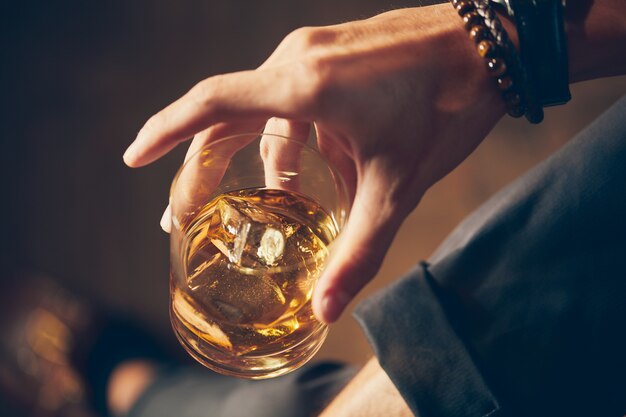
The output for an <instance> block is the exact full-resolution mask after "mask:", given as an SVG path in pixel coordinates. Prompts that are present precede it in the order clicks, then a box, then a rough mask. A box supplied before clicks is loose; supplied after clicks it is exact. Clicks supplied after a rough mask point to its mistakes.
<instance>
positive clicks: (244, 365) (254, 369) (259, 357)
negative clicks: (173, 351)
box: [170, 311, 328, 379]
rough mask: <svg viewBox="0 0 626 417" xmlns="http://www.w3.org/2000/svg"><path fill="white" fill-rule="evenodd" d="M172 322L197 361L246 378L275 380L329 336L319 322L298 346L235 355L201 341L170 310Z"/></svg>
mask: <svg viewBox="0 0 626 417" xmlns="http://www.w3.org/2000/svg"><path fill="white" fill-rule="evenodd" d="M170 321H171V323H172V328H173V330H174V334H175V335H176V337H177V338H178V340H179V341H180V343H181V345H182V346H183V348H184V349H185V350H186V351H187V352H188V353H189V354H190V355H191V356H192V357H193V358H194V359H195V360H197V361H198V362H200V363H201V364H202V365H204V366H206V367H207V368H209V369H211V370H213V371H215V372H217V373H220V374H224V375H230V376H236V377H239V378H246V379H267V378H273V377H277V376H280V375H284V374H286V373H289V372H291V371H294V370H296V369H298V368H299V367H301V366H302V365H304V364H305V363H307V362H308V361H309V360H310V359H311V358H312V357H313V356H314V355H315V353H317V351H318V350H319V349H320V347H321V346H322V344H323V343H324V340H325V339H326V335H327V334H328V326H327V325H324V324H322V323H319V326H318V327H317V328H316V329H314V331H313V332H311V333H310V334H309V335H307V336H305V337H304V338H303V339H302V340H300V341H298V342H297V343H294V344H291V345H287V346H284V347H283V348H281V347H280V346H274V349H273V350H274V351H271V350H272V349H267V348H263V349H259V350H258V351H252V352H248V353H245V354H236V353H233V352H227V351H225V350H223V349H220V348H217V347H216V346H214V345H213V344H211V343H210V342H207V341H206V340H204V339H202V338H201V337H200V336H198V335H197V334H196V333H195V332H194V331H192V330H191V329H189V328H188V327H187V326H185V324H184V323H183V322H181V321H180V320H178V319H177V317H176V313H175V312H172V311H170Z"/></svg>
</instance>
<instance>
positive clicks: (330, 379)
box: [128, 362, 355, 417]
mask: <svg viewBox="0 0 626 417" xmlns="http://www.w3.org/2000/svg"><path fill="white" fill-rule="evenodd" d="M354 373H355V371H354V369H352V368H350V367H347V366H344V365H340V364H337V363H330V362H324V363H318V364H307V365H305V366H304V367H303V368H301V369H298V370H296V371H295V372H293V373H290V374H287V375H285V376H282V377H279V378H274V379H268V380H262V381H249V380H243V379H237V378H232V377H226V376H222V375H218V374H215V373H213V372H211V371H209V370H207V369H202V368H176V369H174V368H172V369H170V370H165V371H163V372H162V373H161V375H160V376H159V377H158V378H157V380H156V382H155V383H154V384H152V386H151V387H149V388H148V390H147V391H146V392H145V393H144V394H143V395H142V396H141V398H140V399H139V401H138V402H137V403H136V404H135V406H134V407H133V409H132V410H131V412H130V413H129V415H128V417H173V416H175V417H312V416H315V415H317V414H318V413H319V412H320V411H321V410H322V409H323V408H324V407H325V406H326V405H327V404H328V403H329V402H330V400H331V399H332V398H333V397H334V396H335V395H336V394H337V393H338V392H339V390H340V389H341V388H342V387H343V386H344V385H345V384H346V383H347V382H348V381H349V380H350V379H351V378H352V377H353V376H354Z"/></svg>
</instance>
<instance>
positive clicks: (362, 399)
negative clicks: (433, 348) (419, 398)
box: [320, 357, 413, 417]
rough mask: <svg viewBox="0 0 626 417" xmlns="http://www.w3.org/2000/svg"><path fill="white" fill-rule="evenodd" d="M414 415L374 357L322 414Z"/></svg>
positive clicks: (331, 416) (361, 416)
mask: <svg viewBox="0 0 626 417" xmlns="http://www.w3.org/2000/svg"><path fill="white" fill-rule="evenodd" d="M352 416H354V417H357V416H358V417H389V416H393V417H411V416H413V413H412V412H411V410H410V409H409V407H408V406H407V405H406V403H405V402H404V400H403V399H402V397H401V396H400V393H399V392H398V390H397V389H396V387H395V386H394V385H393V383H392V382H391V380H390V379H389V377H388V376H387V374H386V373H385V371H383V369H382V368H381V367H380V365H379V363H378V360H377V359H376V358H375V357H373V358H372V359H370V360H369V361H368V362H367V364H366V365H365V366H364V367H363V369H361V371H360V372H359V373H358V374H357V376H356V377H354V379H353V380H352V381H350V383H349V384H348V385H347V386H346V387H345V388H344V389H343V391H341V393H340V394H339V395H338V396H337V397H336V398H335V400H334V401H333V402H332V403H331V404H330V405H329V406H328V407H327V408H326V410H324V412H323V413H322V414H321V416H320V417H352Z"/></svg>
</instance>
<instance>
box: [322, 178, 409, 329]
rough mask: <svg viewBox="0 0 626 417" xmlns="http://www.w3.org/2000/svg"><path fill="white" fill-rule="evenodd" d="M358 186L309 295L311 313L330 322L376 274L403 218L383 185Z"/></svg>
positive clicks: (362, 184) (386, 187)
mask: <svg viewBox="0 0 626 417" xmlns="http://www.w3.org/2000/svg"><path fill="white" fill-rule="evenodd" d="M376 182H380V180H378V181H376V180H372V181H370V183H373V184H368V183H367V182H366V183H361V184H360V186H359V187H358V190H357V193H356V195H355V198H354V203H353V206H352V210H351V212H350V218H349V220H348V223H347V225H346V227H345V229H344V230H343V232H342V234H341V236H340V237H339V238H338V240H337V242H336V247H335V251H334V252H333V253H332V254H331V256H330V259H329V261H328V265H327V267H326V269H325V270H324V272H323V273H322V276H321V277H320V279H319V281H318V283H317V285H316V287H315V290H314V294H313V310H314V312H315V315H316V317H317V318H318V319H319V320H320V321H323V322H326V323H332V322H334V321H335V320H337V318H339V316H340V315H341V313H342V312H343V310H344V309H345V308H346V306H347V305H348V303H349V302H350V301H351V300H352V299H353V298H354V296H355V295H356V294H357V293H358V292H359V291H360V290H361V289H362V288H363V287H364V286H365V285H366V284H367V283H368V282H369V281H370V280H371V279H372V278H373V277H374V275H376V273H377V272H378V270H379V269H380V266H381V264H382V261H383V259H384V257H385V254H386V252H387V250H388V249H389V246H390V245H391V242H392V241H393V238H394V236H395V234H396V232H397V231H398V228H399V227H400V225H401V224H402V221H403V220H404V217H405V216H404V215H402V212H401V211H400V210H399V209H398V207H397V204H395V203H393V202H392V201H391V200H390V198H389V195H390V193H389V188H388V185H387V184H376Z"/></svg>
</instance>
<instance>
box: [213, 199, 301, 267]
mask: <svg viewBox="0 0 626 417" xmlns="http://www.w3.org/2000/svg"><path fill="white" fill-rule="evenodd" d="M298 228H299V225H298V224H296V223H293V222H288V221H287V220H286V219H285V218H284V217H282V216H279V215H277V214H274V213H271V212H269V211H268V210H267V209H264V208H262V207H260V206H258V205H256V204H254V203H252V202H250V201H244V200H242V199H237V198H233V197H228V196H226V197H222V198H221V199H220V200H219V201H218V203H217V204H216V210H215V214H214V216H213V219H212V226H211V227H209V229H208V234H209V238H210V239H211V242H212V243H213V245H215V247H216V248H217V249H219V251H220V252H221V253H223V254H224V256H225V257H226V258H227V259H228V260H229V261H230V262H232V263H233V264H235V265H238V266H243V267H248V268H260V267H268V266H275V265H276V264H277V262H278V261H279V260H280V259H281V257H282V254H283V252H284V249H285V241H286V239H287V238H288V237H289V236H291V235H293V234H294V233H295V232H296V231H297V230H298Z"/></svg>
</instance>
